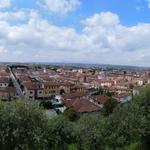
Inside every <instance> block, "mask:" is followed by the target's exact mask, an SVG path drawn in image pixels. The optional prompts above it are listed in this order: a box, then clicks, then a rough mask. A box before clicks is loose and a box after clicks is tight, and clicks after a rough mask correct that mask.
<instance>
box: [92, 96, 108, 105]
mask: <svg viewBox="0 0 150 150" xmlns="http://www.w3.org/2000/svg"><path fill="white" fill-rule="evenodd" d="M109 99H110V97H109V96H107V95H104V94H103V95H95V96H91V98H90V101H91V102H93V103H95V104H97V105H99V106H100V107H103V104H104V103H105V102H107V101H108V100H109Z"/></svg>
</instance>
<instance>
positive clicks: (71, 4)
mask: <svg viewBox="0 0 150 150" xmlns="http://www.w3.org/2000/svg"><path fill="white" fill-rule="evenodd" d="M40 5H41V6H43V7H44V8H46V9H47V10H48V11H50V12H52V13H57V14H67V13H68V12H71V11H73V10H74V9H76V8H77V6H79V5H80V0H42V1H41V0H40Z"/></svg>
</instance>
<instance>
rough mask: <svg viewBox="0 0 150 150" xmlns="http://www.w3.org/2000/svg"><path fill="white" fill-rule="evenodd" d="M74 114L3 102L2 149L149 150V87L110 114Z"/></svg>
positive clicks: (0, 114) (0, 105) (0, 111)
mask: <svg viewBox="0 0 150 150" xmlns="http://www.w3.org/2000/svg"><path fill="white" fill-rule="evenodd" d="M110 109H111V107H110ZM74 115H75V116H76V112H74V111H73V110H67V111H66V112H65V114H60V115H58V116H57V117H55V118H52V119H49V118H48V116H46V114H45V112H44V110H43V109H42V108H40V107H39V106H38V105H37V104H35V103H34V102H24V101H23V100H19V101H13V102H0V149H1V150H150V145H149V141H150V87H147V88H145V89H144V90H143V92H142V93H141V94H140V95H138V96H136V97H134V98H133V100H131V101H130V102H128V103H125V104H118V105H117V106H116V107H115V108H114V109H113V111H111V113H110V114H109V115H102V113H97V114H95V113H94V114H82V115H81V114H78V115H80V118H78V120H76V121H73V120H72V119H71V120H70V119H68V118H70V116H71V118H72V116H73V118H74ZM66 116H67V117H66Z"/></svg>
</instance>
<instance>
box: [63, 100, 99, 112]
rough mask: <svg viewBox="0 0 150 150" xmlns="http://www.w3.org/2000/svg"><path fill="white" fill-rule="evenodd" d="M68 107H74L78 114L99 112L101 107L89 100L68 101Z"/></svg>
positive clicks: (66, 103) (66, 102)
mask: <svg viewBox="0 0 150 150" xmlns="http://www.w3.org/2000/svg"><path fill="white" fill-rule="evenodd" d="M64 103H65V105H66V107H73V108H74V109H75V110H76V111H77V112H81V113H85V112H86V113H87V112H98V111H100V107H98V106H96V105H95V104H93V103H92V102H90V101H88V100H78V99H76V100H66V101H65V102H64Z"/></svg>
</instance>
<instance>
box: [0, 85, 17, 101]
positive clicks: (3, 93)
mask: <svg viewBox="0 0 150 150" xmlns="http://www.w3.org/2000/svg"><path fill="white" fill-rule="evenodd" d="M16 95H17V93H16V89H15V88H14V87H5V88H0V99H5V100H10V99H11V98H12V97H14V96H16Z"/></svg>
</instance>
